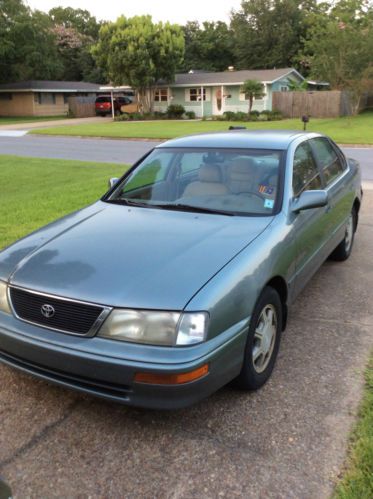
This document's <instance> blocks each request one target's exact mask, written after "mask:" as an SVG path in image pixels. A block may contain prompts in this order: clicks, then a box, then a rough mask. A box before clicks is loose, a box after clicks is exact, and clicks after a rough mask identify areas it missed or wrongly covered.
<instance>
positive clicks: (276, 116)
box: [271, 111, 284, 121]
mask: <svg viewBox="0 0 373 499" xmlns="http://www.w3.org/2000/svg"><path fill="white" fill-rule="evenodd" d="M283 119H284V117H283V115H282V113H281V111H272V113H271V120H272V121H277V120H283Z"/></svg>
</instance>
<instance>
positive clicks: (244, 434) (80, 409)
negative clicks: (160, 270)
mask: <svg viewBox="0 0 373 499" xmlns="http://www.w3.org/2000/svg"><path fill="white" fill-rule="evenodd" d="M372 209H373V190H369V188H368V189H367V190H366V193H365V199H364V204H363V208H362V213H361V217H360V226H359V229H358V232H357V237H356V240H355V247H354V251H353V254H352V256H351V258H350V259H349V260H348V261H347V262H344V263H335V262H327V263H325V264H324V265H323V267H322V268H321V269H320V270H319V271H318V273H317V274H316V275H315V276H314V278H313V279H312V281H311V282H310V283H309V285H308V286H307V287H306V289H305V290H304V292H303V293H302V295H301V296H300V298H299V299H298V301H297V303H296V304H295V306H294V307H293V309H292V310H291V312H290V316H289V322H288V328H287V330H286V332H285V333H284V335H283V341H282V345H281V350H280V355H279V358H278V362H277V365H276V368H275V371H274V374H273V377H272V378H271V380H270V381H269V382H268V383H267V384H266V385H265V386H264V388H262V389H261V390H260V391H258V392H256V393H242V392H239V391H236V390H235V389H233V388H232V387H226V388H223V389H221V390H220V391H219V392H218V393H216V394H215V395H213V396H211V397H209V398H208V399H206V400H205V401H203V402H201V403H199V404H198V405H196V406H194V407H192V408H189V409H185V410H180V411H174V412H166V413H165V412H157V411H150V410H138V409H133V408H127V407H123V406H120V405H115V404H111V403H107V402H104V401H101V400H99V399H95V398H91V397H88V396H83V395H80V394H78V393H75V392H72V391H68V390H64V389H62V388H59V387H55V386H52V385H49V384H47V383H46V382H43V381H38V380H34V379H33V378H31V377H29V376H27V375H24V374H21V373H19V372H16V371H14V370H12V369H10V368H8V367H6V366H0V379H1V384H0V475H2V476H3V477H5V478H6V479H7V481H8V482H9V483H10V484H11V486H12V487H13V490H14V494H15V497H16V498H17V497H18V498H23V497H30V498H36V497H48V498H50V497H71V498H78V497H79V498H85V497H90V498H96V497H97V498H100V497H108V498H111V497H125V498H126V499H127V498H133V499H137V498H150V497H151V498H159V499H168V498H169V499H171V498H172V499H176V498H193V497H200V498H203V499H205V498H214V499H215V498H218V497H227V498H234V497H237V498H245V499H246V498H255V499H258V498H263V499H271V498H276V499H282V498H283V499H292V498H294V499H299V498H302V499H324V498H325V499H326V498H328V497H330V494H331V492H332V489H333V486H334V483H335V481H336V479H337V477H338V475H339V474H340V472H341V470H342V469H343V463H344V459H345V452H346V447H347V438H348V437H347V436H348V432H349V430H350V429H351V425H352V423H353V421H354V415H355V414H356V411H357V406H358V403H359V399H360V396H361V387H362V380H363V376H362V371H363V369H364V366H365V365H366V363H367V359H368V355H369V351H370V349H371V345H372V341H373V310H372V306H371V304H372V299H373V288H372V285H371V284H372V280H373V268H372V264H371V262H372V260H373V223H372V218H371V212H372Z"/></svg>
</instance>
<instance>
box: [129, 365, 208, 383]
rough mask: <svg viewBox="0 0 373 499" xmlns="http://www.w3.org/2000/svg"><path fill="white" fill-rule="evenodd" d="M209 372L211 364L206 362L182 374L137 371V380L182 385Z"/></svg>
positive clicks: (139, 381) (137, 381)
mask: <svg viewBox="0 0 373 499" xmlns="http://www.w3.org/2000/svg"><path fill="white" fill-rule="evenodd" d="M208 372H209V365H208V364H204V365H203V366H201V367H198V368H197V369H194V370H193V371H189V372H186V373H180V374H155V373H154V374H153V373H136V374H135V382H136V383H147V384H150V385H182V384H184V383H189V382H190V381H196V380H197V379H200V378H203V377H204V376H206V375H207V374H208Z"/></svg>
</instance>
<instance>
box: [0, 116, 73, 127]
mask: <svg viewBox="0 0 373 499" xmlns="http://www.w3.org/2000/svg"><path fill="white" fill-rule="evenodd" d="M66 118H67V116H66V115H64V116H11V117H7V116H0V125H15V124H17V123H33V122H34V121H53V120H65V119H66Z"/></svg>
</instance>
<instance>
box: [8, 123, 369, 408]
mask: <svg viewBox="0 0 373 499" xmlns="http://www.w3.org/2000/svg"><path fill="white" fill-rule="evenodd" d="M361 199H362V190H361V176H360V169H359V165H358V163H357V162H356V161H354V160H352V159H347V158H346V157H345V156H344V154H343V153H342V151H341V150H340V149H339V148H338V147H337V146H336V144H334V142H332V141H331V140H330V139H329V138H327V137H325V136H322V135H320V134H316V133H306V132H297V131H295V132H291V131H268V132H264V131H260V132H259V131H258V132H249V131H243V130H236V131H230V132H223V133H214V134H204V135H196V136H189V137H185V138H179V139H175V140H171V141H168V142H165V143H163V144H161V145H159V146H157V147H156V148H154V149H153V150H152V151H151V152H150V153H149V154H148V155H147V156H146V157H144V158H142V159H141V160H140V161H139V162H138V163H137V164H135V165H134V166H133V167H132V168H131V169H130V170H129V171H128V172H127V173H125V174H124V175H123V177H122V178H121V179H119V180H118V179H112V180H111V189H110V190H109V191H108V192H107V193H106V194H105V195H104V196H103V197H102V198H101V199H100V200H99V201H97V202H95V203H94V204H92V205H90V206H88V207H86V208H84V209H82V210H80V211H78V212H75V213H72V214H71V215H68V216H66V217H64V218H62V219H60V220H57V221H56V222H54V223H51V224H49V225H47V226H46V227H44V228H42V229H39V230H37V231H36V232H34V233H32V234H31V235H29V236H27V237H25V238H23V239H21V240H20V241H18V242H16V243H15V244H13V245H12V246H10V247H8V248H7V249H5V250H3V251H2V252H1V253H0V360H1V361H2V362H4V363H6V364H9V365H10V366H14V367H16V368H18V369H20V370H22V371H25V372H27V373H31V374H33V375H35V376H37V377H39V378H43V379H46V380H48V381H52V382H55V383H58V384H60V385H62V386H65V387H70V388H75V389H76V390H80V391H82V392H86V393H90V394H93V395H98V396H101V397H104V398H107V399H110V400H114V401H118V402H122V403H124V404H129V405H135V406H144V407H151V408H178V407H183V406H187V405H189V404H192V403H194V402H196V401H198V400H200V399H202V398H204V397H206V396H207V395H209V394H211V393H213V392H215V391H216V390H218V389H219V388H220V387H222V386H223V385H225V384H227V383H228V382H230V381H231V380H233V379H234V380H235V382H236V383H237V385H238V386H240V387H241V388H242V389H244V390H255V389H258V388H260V387H261V386H262V385H263V384H264V383H265V382H266V381H267V379H268V378H269V377H270V375H271V373H272V370H273V368H274V365H275V361H276V357H277V353H278V350H279V346H280V338H281V332H282V331H283V330H284V329H285V327H286V319H287V315H288V308H289V306H290V305H292V304H293V303H294V300H295V298H296V297H297V295H298V294H299V292H300V291H301V290H302V289H303V288H304V286H305V285H306V283H307V282H308V281H309V279H310V278H311V277H312V275H313V274H314V273H315V272H316V270H317V269H318V268H319V267H320V265H321V264H322V263H323V262H324V260H325V259H326V258H328V256H329V255H331V256H332V257H333V258H334V259H336V260H340V261H343V260H346V259H347V258H348V257H349V255H350V253H351V250H352V246H353V241H354V234H355V230H356V227H357V223H358V215H359V210H360V204H361ZM315 313H317V312H316V311H315ZM300 334H301V332H300ZM315 348H316V349H317V348H318V346H317V345H316V344H315Z"/></svg>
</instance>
